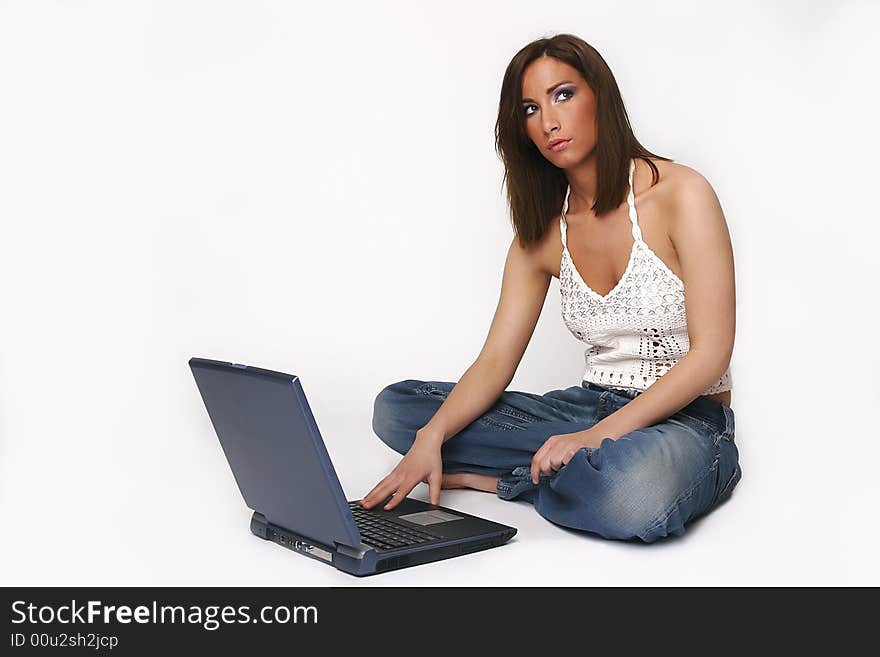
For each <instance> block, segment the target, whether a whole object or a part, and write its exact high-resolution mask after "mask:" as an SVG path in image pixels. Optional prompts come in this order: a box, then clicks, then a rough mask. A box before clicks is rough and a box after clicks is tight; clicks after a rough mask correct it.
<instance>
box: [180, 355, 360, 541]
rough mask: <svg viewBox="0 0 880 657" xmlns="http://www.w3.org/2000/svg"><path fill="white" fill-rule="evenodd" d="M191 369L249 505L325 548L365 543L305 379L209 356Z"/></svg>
mask: <svg viewBox="0 0 880 657" xmlns="http://www.w3.org/2000/svg"><path fill="white" fill-rule="evenodd" d="M189 366H190V369H191V370H192V373H193V376H194V377H195V380H196V385H197V386H198V388H199V392H200V393H201V395H202V401H204V403H205V408H206V409H207V411H208V416H209V417H210V419H211V423H212V424H213V425H214V430H215V431H216V433H217V437H218V438H219V439H220V445H221V446H222V448H223V452H224V454H225V455H226V459H227V461H228V462H229V466H230V468H231V469H232V474H233V476H234V477H235V481H236V483H237V484H238V488H239V490H240V491H241V494H242V497H243V498H244V501H245V503H246V504H247V505H248V507H250V508H251V509H253V510H254V511H258V512H260V513H262V514H263V515H264V516H266V518H267V519H268V520H269V522H271V523H273V524H275V525H279V526H281V527H284V528H286V529H289V530H291V531H294V532H296V533H299V534H301V535H303V536H306V537H309V538H311V539H314V540H315V541H318V542H322V543H324V544H325V545H328V546H333V545H335V544H336V543H343V544H345V545H350V546H357V545H359V544H360V533H359V532H358V529H357V526H356V525H355V523H354V518H353V517H352V514H351V511H350V510H349V508H348V502H347V501H346V499H345V494H344V492H343V490H342V486H341V485H340V483H339V479H338V478H337V476H336V471H335V470H334V469H333V464H332V463H331V462H330V456H329V454H328V453H327V449H326V447H325V446H324V441H323V440H322V438H321V434H320V432H319V431H318V425H317V423H316V422H315V418H314V416H313V415H312V411H311V409H310V408H309V403H308V401H306V396H305V393H304V392H303V389H302V385H301V384H300V381H299V377H297V376H296V375H293V374H284V373H281V372H273V371H272V370H264V369H260V368H257V367H249V366H246V365H241V364H237V363H227V362H223V361H217V360H209V359H206V358H191V359H190V360H189Z"/></svg>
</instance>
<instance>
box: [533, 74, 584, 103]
mask: <svg viewBox="0 0 880 657" xmlns="http://www.w3.org/2000/svg"><path fill="white" fill-rule="evenodd" d="M563 84H573V83H572V81H571V80H563V81H562V82H557V83H556V84H554V85H553V86H552V87H550V88H549V89H547V95H549V94H550V92H551V91H553V90H554V89H555V88H556V87H560V86H562V85H563ZM522 102H524V103H534V102H535V101H533V100H532V99H531V98H523V99H522Z"/></svg>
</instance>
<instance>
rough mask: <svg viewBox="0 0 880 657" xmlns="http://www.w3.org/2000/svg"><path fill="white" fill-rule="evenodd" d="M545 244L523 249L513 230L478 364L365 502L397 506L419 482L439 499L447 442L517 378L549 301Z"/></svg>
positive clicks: (366, 505)
mask: <svg viewBox="0 0 880 657" xmlns="http://www.w3.org/2000/svg"><path fill="white" fill-rule="evenodd" d="M539 253H540V247H537V246H536V247H532V248H531V249H524V248H523V247H521V246H520V245H519V242H518V240H517V238H516V237H515V236H514V239H513V242H512V243H511V245H510V249H509V250H508V253H507V260H506V262H505V265H504V275H503V279H502V284H501V296H500V299H499V301H498V307H497V308H496V310H495V317H494V318H493V320H492V325H491V326H490V328H489V335H488V337H487V338H486V342H485V344H484V345H483V349H482V350H481V351H480V354H479V356H478V357H477V359H476V361H474V363H473V365H471V366H470V367H469V368H468V369H467V371H466V372H465V373H464V375H462V377H461V379H460V380H459V382H458V383H457V384H455V386H454V387H453V388H452V390H451V391H450V393H449V395H448V396H447V397H446V399H445V400H444V402H443V403H442V404H441V405H440V408H438V409H437V411H436V412H435V413H434V416H433V417H432V418H431V420H430V421H429V422H428V423H427V424H426V425H425V426H424V427H422V428H421V429H419V430H418V431H417V432H416V437H415V441H414V442H413V445H412V447H410V449H409V451H408V452H407V454H406V456H404V458H403V460H402V461H401V462H400V463H399V464H398V465H397V467H396V468H395V469H394V470H393V471H392V472H391V473H390V474H389V475H388V476H387V477H385V478H384V479H383V480H382V481H380V482H379V483H378V484H377V485H376V486H375V487H374V488H373V489H372V490H371V491H370V492H369V493H368V494H367V495H365V496H364V498H363V499H362V500H361V505H362V506H364V507H366V508H369V507H370V506H372V505H374V504H377V503H379V502H383V501H384V500H386V499H387V498H388V496H389V495H392V494H393V495H394V499H393V500H392V501H391V502H389V503H388V504H387V505H386V506H385V508H386V509H393V508H394V507H395V506H397V505H398V504H399V503H400V501H401V500H402V499H404V498H405V497H406V496H407V495H409V493H410V491H412V489H413V488H415V486H417V485H418V484H419V483H420V482H424V483H427V484H428V486H429V496H430V500H431V504H439V503H440V484H441V481H442V476H443V470H442V461H441V458H440V447H441V446H442V444H443V443H444V442H445V441H447V440H449V439H450V438H452V437H454V436H455V435H456V434H457V433H458V432H459V431H461V430H462V429H464V428H465V427H466V426H468V425H469V424H470V423H471V422H473V421H474V420H475V419H477V418H478V417H480V415H482V414H483V413H485V412H486V411H487V410H488V409H489V408H491V407H492V405H493V404H495V402H496V401H497V400H498V397H500V396H501V393H502V392H504V390H505V388H507V386H508V385H509V384H510V382H511V381H512V380H513V375H514V374H515V373H516V369H517V367H518V366H519V363H520V361H521V360H522V357H523V355H524V354H525V350H526V347H527V346H528V344H529V340H531V337H532V334H533V333H534V331H535V326H536V325H537V323H538V318H539V317H540V315H541V309H542V308H543V307H544V300H545V299H546V297H547V290H548V289H549V287H550V274H549V273H548V272H547V271H546V270H545V268H544V267H542V265H541V258H540V255H539Z"/></svg>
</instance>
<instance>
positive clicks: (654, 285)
mask: <svg viewBox="0 0 880 657" xmlns="http://www.w3.org/2000/svg"><path fill="white" fill-rule="evenodd" d="M634 171H635V160H631V161H630V166H629V193H628V194H627V203H628V204H629V218H630V221H631V222H632V236H633V245H632V250H631V251H630V258H629V263H628V264H627V266H626V271H625V272H624V273H623V276H622V277H621V279H620V281H618V283H617V285H615V286H614V287H613V288H612V289H611V291H610V292H608V294H606V295H605V296H602V295H600V294H599V293H597V292H595V291H594V290H593V289H592V288H590V287H589V286H588V285H587V284H586V283H585V282H584V280H583V278H581V275H580V273H579V272H578V270H577V267H575V265H574V262H573V261H572V259H571V254H570V253H569V251H568V246H567V244H566V239H565V238H566V223H565V213H566V211H567V210H568V197H569V194H570V193H571V186H570V185H569V187H568V189H567V190H566V192H565V202H564V204H563V209H562V214H561V215H560V217H559V228H560V231H561V233H562V262H561V264H560V268H559V290H560V293H561V295H562V319H563V321H564V322H565V325H566V326H567V327H568V329H569V330H570V331H571V332H572V334H573V335H574V336H575V337H576V338H577V339H579V340H581V341H583V342H585V343H586V344H587V345H588V348H587V350H586V351H585V352H584V361H585V363H586V370H585V371H584V375H583V380H584V381H589V382H592V383H596V384H599V385H602V386H605V387H608V388H616V389H622V390H640V391H644V390H646V389H647V388H649V387H650V386H651V385H652V384H653V383H654V382H655V381H657V379H659V378H660V377H661V376H663V375H664V374H666V372H668V371H669V370H670V368H672V366H673V365H675V364H676V363H677V362H678V361H679V359H680V358H681V357H682V356H684V355H685V354H686V353H687V352H688V350H689V349H690V340H689V338H688V332H687V314H686V313H685V303H684V283H683V282H682V281H681V279H679V278H678V276H676V275H675V274H674V273H672V270H670V269H669V267H667V266H666V264H665V263H664V262H663V261H662V260H661V259H660V258H659V256H657V254H656V253H654V252H653V251H652V250H651V249H650V247H649V246H648V245H647V244H646V243H645V242H644V240H642V231H641V230H640V229H639V221H638V216H637V215H636V205H635V196H634V193H633V172H634ZM732 383H733V382H732V377H731V374H730V368H729V367H728V369H727V371H726V372H725V373H724V374H723V375H722V377H721V378H720V379H719V380H718V381H716V382H715V383H714V384H713V385H712V386H710V387H709V388H708V389H706V390H705V391H704V392H703V393H702V394H704V395H711V394H714V393H718V392H723V391H725V390H730V389H731V387H732Z"/></svg>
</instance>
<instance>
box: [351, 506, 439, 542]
mask: <svg viewBox="0 0 880 657" xmlns="http://www.w3.org/2000/svg"><path fill="white" fill-rule="evenodd" d="M348 507H349V508H350V509H351V513H352V515H353V516H354V522H355V524H356V525H357V528H358V531H359V532H360V534H361V538H362V539H363V540H364V543H366V544H368V545H372V546H374V547H377V548H381V549H383V550H388V549H391V548H398V547H407V546H410V545H421V544H422V543H429V542H431V541H436V540H437V539H438V538H441V537H440V536H437V535H436V534H431V533H429V532H424V531H422V530H420V529H413V528H411V527H404V526H403V525H402V524H400V523H396V522H394V521H393V520H390V519H388V518H387V517H385V516H382V515H379V514H378V513H374V512H373V511H371V510H369V509H365V508H363V507H362V506H361V505H360V504H359V503H358V502H349V503H348Z"/></svg>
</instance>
